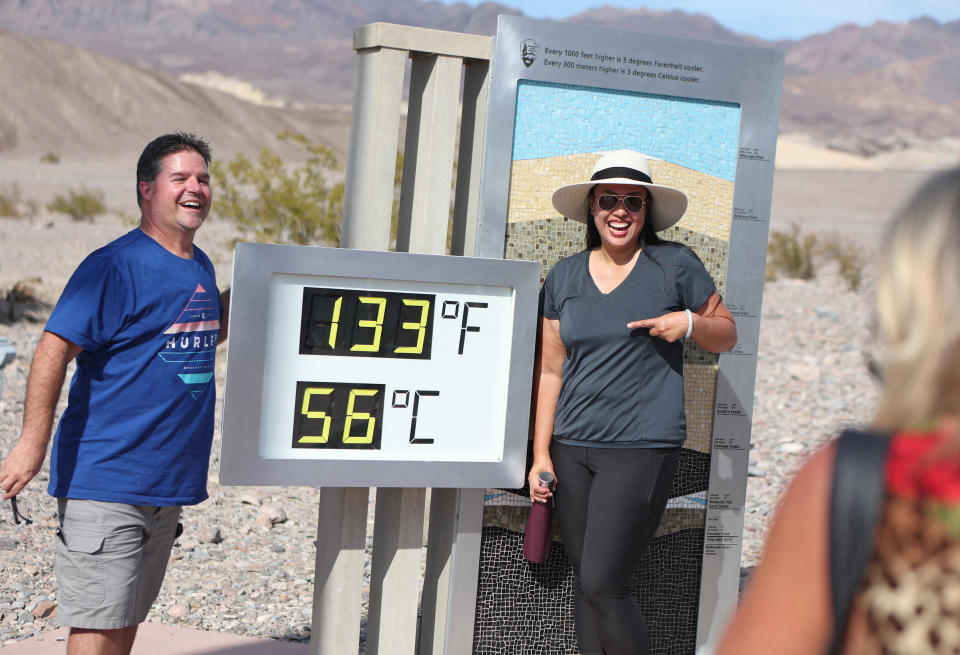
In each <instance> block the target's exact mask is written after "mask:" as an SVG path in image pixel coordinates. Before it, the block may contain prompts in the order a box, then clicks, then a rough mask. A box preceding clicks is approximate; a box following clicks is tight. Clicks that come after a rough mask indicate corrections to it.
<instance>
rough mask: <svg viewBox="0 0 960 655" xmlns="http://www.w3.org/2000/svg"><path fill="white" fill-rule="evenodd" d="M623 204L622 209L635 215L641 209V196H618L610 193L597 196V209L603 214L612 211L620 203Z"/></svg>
mask: <svg viewBox="0 0 960 655" xmlns="http://www.w3.org/2000/svg"><path fill="white" fill-rule="evenodd" d="M621 201H622V202H623V208H624V209H626V210H627V211H628V212H631V213H634V214H635V213H636V212H638V211H640V210H641V209H643V197H641V196H620V195H614V194H612V193H604V194H603V195H601V196H597V207H599V208H600V209H602V210H603V211H605V212H609V211H613V210H614V209H616V208H617V205H619V204H620V202H621Z"/></svg>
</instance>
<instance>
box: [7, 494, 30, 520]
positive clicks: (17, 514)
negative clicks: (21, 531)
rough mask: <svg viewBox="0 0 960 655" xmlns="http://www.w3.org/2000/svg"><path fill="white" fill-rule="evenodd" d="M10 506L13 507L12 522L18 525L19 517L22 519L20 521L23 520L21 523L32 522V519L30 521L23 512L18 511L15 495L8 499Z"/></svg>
mask: <svg viewBox="0 0 960 655" xmlns="http://www.w3.org/2000/svg"><path fill="white" fill-rule="evenodd" d="M10 507H11V508H12V509H13V522H14V523H16V524H17V525H20V523H21V519H22V522H23V523H26V524H27V525H30V524H31V523H33V521H31V520H30V519H28V518H27V517H26V516H24V515H23V514H21V513H20V510H19V509H18V508H17V497H16V496H14V497H13V498H11V499H10Z"/></svg>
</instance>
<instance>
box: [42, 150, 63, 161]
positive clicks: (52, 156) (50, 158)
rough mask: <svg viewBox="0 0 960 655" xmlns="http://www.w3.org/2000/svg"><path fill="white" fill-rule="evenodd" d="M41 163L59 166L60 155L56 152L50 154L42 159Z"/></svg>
mask: <svg viewBox="0 0 960 655" xmlns="http://www.w3.org/2000/svg"><path fill="white" fill-rule="evenodd" d="M40 161H41V162H43V163H44V164H59V163H60V155H58V154H57V153H55V152H48V153H46V154H45V155H43V157H41V158H40Z"/></svg>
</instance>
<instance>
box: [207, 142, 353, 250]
mask: <svg viewBox="0 0 960 655" xmlns="http://www.w3.org/2000/svg"><path fill="white" fill-rule="evenodd" d="M277 138H279V139H281V140H283V141H291V142H293V143H296V144H298V145H299V146H301V147H302V148H303V149H304V150H305V151H306V154H307V158H306V161H304V163H303V164H300V165H299V166H292V165H288V164H287V163H285V162H284V161H283V159H281V158H280V157H279V156H278V155H276V154H275V153H273V152H272V151H270V150H269V149H268V148H264V149H263V150H261V151H260V154H259V155H258V157H257V159H256V161H251V160H250V159H248V158H247V157H245V156H244V155H242V154H239V155H237V156H236V157H234V158H233V160H232V161H230V162H227V163H222V162H214V164H213V166H211V167H210V174H211V176H212V177H213V183H214V191H215V194H216V202H215V204H214V206H215V208H216V213H217V215H218V216H220V217H222V218H225V219H227V220H229V221H231V222H233V223H234V225H236V227H237V228H238V229H239V230H240V233H241V239H244V238H246V239H252V240H254V241H269V242H275V243H296V244H315V243H326V244H330V245H338V244H339V242H340V220H341V217H342V215H343V183H342V182H340V183H337V184H332V185H331V184H330V183H329V181H328V180H329V177H330V176H331V174H332V173H334V172H335V171H338V170H339V169H340V164H339V162H338V161H337V158H336V156H335V155H334V154H333V151H332V150H330V149H329V148H327V147H326V146H323V145H320V144H316V143H313V142H312V141H310V140H309V139H308V138H307V137H305V136H304V135H302V134H294V133H290V132H282V133H280V134H278V135H277Z"/></svg>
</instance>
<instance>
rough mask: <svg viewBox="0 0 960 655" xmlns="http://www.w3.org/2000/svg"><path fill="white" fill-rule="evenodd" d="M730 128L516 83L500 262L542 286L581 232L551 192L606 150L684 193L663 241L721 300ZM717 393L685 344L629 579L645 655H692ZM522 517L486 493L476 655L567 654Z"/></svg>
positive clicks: (635, 102) (516, 505)
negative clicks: (676, 458) (526, 552)
mask: <svg viewBox="0 0 960 655" xmlns="http://www.w3.org/2000/svg"><path fill="white" fill-rule="evenodd" d="M739 129H740V108H739V107H738V106H737V105H734V104H729V103H719V102H709V101H702V100H692V99H688V98H677V97H667V96H655V95H651V94H644V93H637V92H627V91H617V90H608V89H596V88H587V87H577V86H571V85H565V84H551V83H546V82H533V81H527V80H521V81H520V82H519V85H518V90H517V113H516V125H515V131H514V140H513V163H512V167H511V173H510V190H509V198H508V205H507V230H506V241H505V258H507V259H528V260H533V261H538V262H539V263H540V265H541V283H542V282H543V277H544V276H545V275H546V273H547V271H549V270H550V267H552V266H553V264H555V263H556V262H557V261H558V260H559V259H561V258H562V257H566V256H569V255H572V254H574V253H576V252H579V251H580V250H582V249H583V248H584V232H585V229H584V226H583V224H581V223H579V222H577V221H571V220H569V219H566V218H564V217H562V216H558V215H557V212H556V210H554V209H553V206H552V204H551V196H552V194H553V191H554V190H555V189H556V188H557V187H559V186H562V185H564V184H570V183H574V182H581V181H584V180H585V179H587V178H588V177H589V174H590V171H591V170H592V169H593V165H594V162H595V161H596V160H597V158H598V157H600V156H601V155H602V154H603V153H604V152H606V151H610V150H616V149H620V148H630V149H633V150H637V151H639V152H643V153H644V154H646V155H647V156H648V157H649V158H650V159H651V167H652V170H651V173H652V176H653V179H654V181H655V182H657V183H659V184H666V185H669V186H674V187H676V188H679V189H682V190H683V191H684V192H685V193H686V194H687V197H688V200H689V205H688V209H687V213H686V214H685V215H684V217H683V219H682V220H681V221H680V223H678V224H677V225H676V226H674V227H672V228H670V229H669V230H666V231H664V232H661V233H660V236H661V237H662V238H665V239H668V240H671V241H677V242H680V243H683V244H685V245H687V246H689V247H690V248H691V249H692V250H693V251H694V252H696V253H697V255H698V256H699V257H700V259H701V260H702V261H703V263H704V265H705V266H706V268H707V271H708V272H709V273H710V274H711V276H713V278H714V280H715V282H716V283H717V287H718V290H719V291H720V293H721V295H722V294H723V290H724V287H725V284H726V271H727V251H728V243H729V235H730V223H731V217H732V213H733V190H734V174H735V170H736V164H737V147H738V140H739ZM716 382H717V356H716V355H713V354H711V353H708V352H706V351H704V350H703V349H701V348H700V347H699V346H697V345H696V344H694V343H693V342H692V340H691V341H690V342H688V343H687V344H685V347H684V389H685V394H686V414H687V440H686V442H685V443H684V446H683V449H682V450H681V458H680V468H679V471H678V473H677V476H676V479H675V480H674V482H673V487H672V489H671V493H670V496H671V500H670V502H669V503H668V505H667V511H666V514H665V516H664V518H663V521H662V522H661V525H660V527H659V529H658V531H657V535H656V537H655V538H654V540H653V542H652V543H651V544H650V546H649V548H648V550H647V553H646V554H645V555H644V557H643V559H642V562H641V564H640V566H639V567H638V569H637V571H636V574H635V578H634V589H635V595H636V598H637V602H638V603H639V604H640V607H641V610H642V611H643V613H644V617H645V618H646V621H647V626H648V629H649V632H650V639H651V647H652V652H654V653H693V651H694V650H695V641H696V627H697V611H698V607H699V589H700V570H701V566H702V550H703V539H704V520H705V516H706V491H707V485H708V482H709V472H710V449H711V435H712V433H713V411H714V399H715V394H716ZM528 460H529V453H528ZM528 468H529V461H528ZM528 511H529V500H528V499H527V491H526V488H523V489H517V490H503V489H490V490H488V491H487V498H486V501H485V509H484V528H483V533H482V547H481V548H482V552H481V562H480V579H479V593H478V601H477V613H476V631H475V637H474V652H475V653H511V654H513V653H537V654H538V655H540V654H547V653H555V654H557V655H567V654H571V653H577V652H578V651H577V644H576V637H575V634H574V628H573V579H572V572H571V570H570V566H569V563H568V562H567V559H566V555H565V553H564V551H563V545H562V542H561V540H560V537H559V535H558V533H557V531H556V526H554V529H553V541H554V543H553V544H552V546H551V553H550V557H549V558H548V560H547V562H545V563H544V564H531V563H529V562H527V561H526V560H525V559H524V558H523V529H524V524H525V521H526V515H527V512H528Z"/></svg>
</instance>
